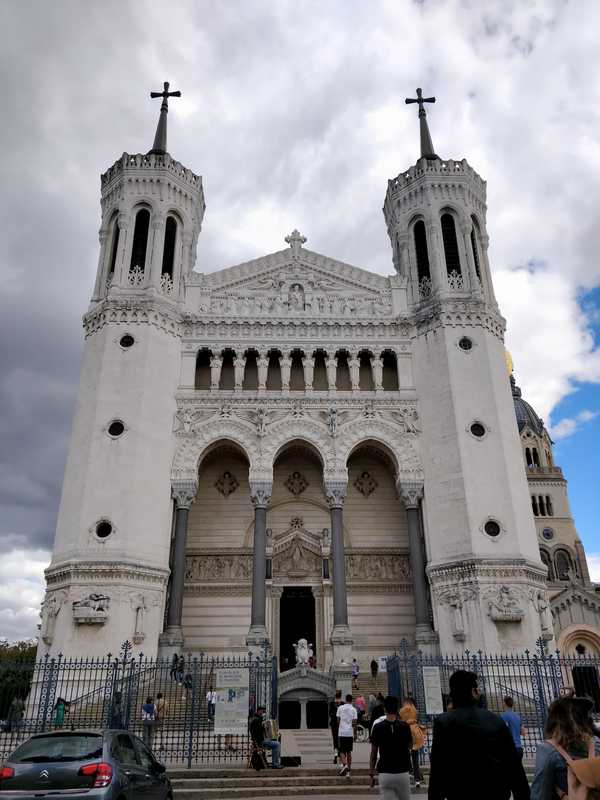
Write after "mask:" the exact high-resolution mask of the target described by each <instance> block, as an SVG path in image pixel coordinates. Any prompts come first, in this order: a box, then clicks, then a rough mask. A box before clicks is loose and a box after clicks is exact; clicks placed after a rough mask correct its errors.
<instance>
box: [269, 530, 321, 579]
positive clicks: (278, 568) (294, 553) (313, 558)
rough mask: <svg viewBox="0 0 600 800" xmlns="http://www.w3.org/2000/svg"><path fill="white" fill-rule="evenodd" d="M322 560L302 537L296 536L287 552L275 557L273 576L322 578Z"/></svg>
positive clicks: (284, 551)
mask: <svg viewBox="0 0 600 800" xmlns="http://www.w3.org/2000/svg"><path fill="white" fill-rule="evenodd" d="M321 564H322V559H321V557H320V556H319V555H317V554H316V553H314V552H313V551H312V550H310V549H309V548H308V546H307V543H306V542H305V541H303V538H302V536H300V535H298V536H295V537H294V539H293V540H292V541H291V542H290V543H289V544H288V546H287V547H286V549H285V550H283V551H282V552H280V553H278V554H277V555H274V556H273V575H274V576H277V575H286V576H288V577H290V578H300V577H306V576H309V575H311V576H315V577H320V575H321V571H322V568H321Z"/></svg>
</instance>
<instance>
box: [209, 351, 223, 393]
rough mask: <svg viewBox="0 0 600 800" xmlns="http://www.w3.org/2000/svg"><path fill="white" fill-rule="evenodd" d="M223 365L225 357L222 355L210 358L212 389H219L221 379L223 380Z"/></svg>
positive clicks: (212, 390) (214, 390)
mask: <svg viewBox="0 0 600 800" xmlns="http://www.w3.org/2000/svg"><path fill="white" fill-rule="evenodd" d="M222 367H223V359H222V357H221V356H212V358H211V359H210V390H211V392H216V391H218V389H219V381H220V380H221V368H222Z"/></svg>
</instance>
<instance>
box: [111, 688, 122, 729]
mask: <svg viewBox="0 0 600 800" xmlns="http://www.w3.org/2000/svg"><path fill="white" fill-rule="evenodd" d="M108 725H109V727H110V728H114V729H116V730H122V729H123V728H124V725H123V695H122V694H121V692H115V694H114V697H113V701H112V704H111V706H110V718H109V721H108Z"/></svg>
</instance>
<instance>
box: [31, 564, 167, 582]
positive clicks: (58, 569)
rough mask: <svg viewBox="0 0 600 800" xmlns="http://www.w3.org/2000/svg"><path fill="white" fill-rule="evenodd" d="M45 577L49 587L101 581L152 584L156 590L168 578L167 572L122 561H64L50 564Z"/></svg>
mask: <svg viewBox="0 0 600 800" xmlns="http://www.w3.org/2000/svg"><path fill="white" fill-rule="evenodd" d="M45 576H46V581H47V583H48V585H49V586H55V585H56V584H61V583H63V582H64V583H73V584H78V583H89V582H90V581H101V582H102V583H103V584H106V583H115V582H118V583H122V582H128V581H132V582H134V583H139V582H142V583H153V584H156V585H157V588H162V587H163V586H164V585H165V584H166V582H167V578H168V577H169V570H168V569H161V568H159V567H153V566H145V565H143V564H139V563H137V564H136V563H133V562H132V563H127V562H124V561H119V562H114V561H65V562H62V563H57V564H51V565H50V566H49V567H48V568H47V569H46V571H45Z"/></svg>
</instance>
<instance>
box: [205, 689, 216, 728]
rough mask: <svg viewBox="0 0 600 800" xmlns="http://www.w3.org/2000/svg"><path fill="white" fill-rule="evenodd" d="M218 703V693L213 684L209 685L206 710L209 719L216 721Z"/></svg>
mask: <svg viewBox="0 0 600 800" xmlns="http://www.w3.org/2000/svg"><path fill="white" fill-rule="evenodd" d="M216 704H217V693H216V692H215V691H214V689H213V687H212V686H209V687H208V692H207V693H206V710H207V714H208V721H209V722H214V721H215V706H216Z"/></svg>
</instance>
